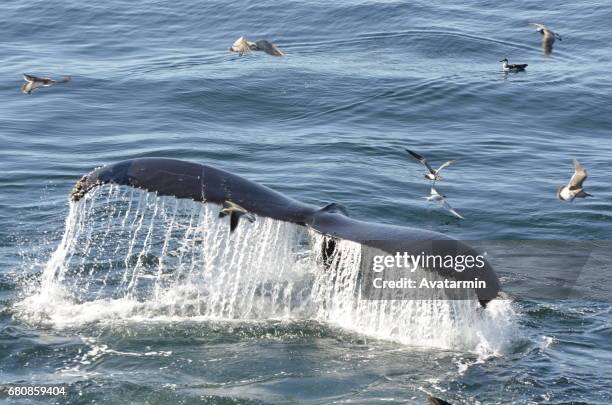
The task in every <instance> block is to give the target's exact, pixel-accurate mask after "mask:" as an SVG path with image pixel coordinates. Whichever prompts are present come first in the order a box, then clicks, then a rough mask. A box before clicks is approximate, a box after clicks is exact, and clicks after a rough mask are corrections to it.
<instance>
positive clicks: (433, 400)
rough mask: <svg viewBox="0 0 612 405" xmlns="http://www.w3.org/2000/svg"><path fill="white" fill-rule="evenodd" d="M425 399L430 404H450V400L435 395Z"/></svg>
mask: <svg viewBox="0 0 612 405" xmlns="http://www.w3.org/2000/svg"><path fill="white" fill-rule="evenodd" d="M427 400H428V401H429V403H430V404H431V405H451V404H450V402H446V401H445V400H443V399H440V398H436V397H429V398H427Z"/></svg>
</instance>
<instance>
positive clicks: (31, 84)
mask: <svg viewBox="0 0 612 405" xmlns="http://www.w3.org/2000/svg"><path fill="white" fill-rule="evenodd" d="M23 80H25V81H26V83H24V84H23V85H22V86H21V91H22V92H23V93H26V94H31V93H32V92H33V91H34V90H36V89H37V88H39V87H49V86H53V85H54V84H57V83H65V82H67V81H69V80H70V77H69V76H66V77H64V78H63V79H62V80H60V81H57V80H53V79H50V78H48V77H36V76H32V75H28V74H25V73H24V74H23Z"/></svg>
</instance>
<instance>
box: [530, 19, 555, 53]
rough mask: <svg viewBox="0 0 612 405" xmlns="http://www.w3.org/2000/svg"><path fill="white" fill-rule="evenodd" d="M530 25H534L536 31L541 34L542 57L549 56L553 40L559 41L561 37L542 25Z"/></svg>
mask: <svg viewBox="0 0 612 405" xmlns="http://www.w3.org/2000/svg"><path fill="white" fill-rule="evenodd" d="M531 25H535V27H536V31H538V32H539V33H540V34H542V50H544V55H546V56H548V55H550V54H551V53H552V50H553V44H554V43H555V38H556V39H558V40H559V41H561V36H560V35H559V34H557V33H556V32H553V30H551V29H550V28H548V27H547V26H546V25H544V24H538V23H531Z"/></svg>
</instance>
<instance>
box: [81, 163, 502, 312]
mask: <svg viewBox="0 0 612 405" xmlns="http://www.w3.org/2000/svg"><path fill="white" fill-rule="evenodd" d="M103 184H117V185H124V186H129V187H135V188H140V189H143V190H146V191H148V192H154V193H157V195H159V196H173V197H175V198H184V199H191V200H194V201H200V202H212V203H216V204H219V205H222V204H223V203H224V202H225V201H232V202H234V203H236V204H238V205H240V206H241V207H244V208H245V209H246V210H247V211H249V212H251V213H254V214H256V215H258V216H262V217H268V218H272V219H276V220H279V221H285V222H291V223H294V224H297V225H300V226H305V227H308V228H311V229H313V230H315V231H316V232H319V233H321V234H323V235H325V236H328V237H329V238H330V240H331V241H332V243H330V244H328V245H327V246H326V247H325V249H326V250H327V249H330V246H331V249H333V245H334V243H333V240H334V239H345V240H350V241H354V242H357V243H360V244H362V245H366V246H370V247H373V248H377V249H380V250H382V251H384V252H387V253H389V254H391V255H395V254H397V253H400V254H402V253H408V254H416V255H418V254H423V253H424V254H439V255H447V254H450V255H457V254H461V255H473V256H476V255H477V254H478V253H477V252H476V251H475V250H474V249H472V248H471V247H470V246H469V245H467V244H466V243H464V242H461V241H457V240H455V239H453V238H451V237H449V236H447V235H444V234H442V233H438V232H434V231H429V230H423V229H417V228H411V227H405V226H397V225H388V224H378V223H373V222H366V221H360V220H356V219H353V218H350V217H348V215H347V213H346V210H345V209H343V207H342V206H341V205H338V204H333V203H332V204H328V205H327V206H325V207H323V208H319V207H315V206H312V205H309V204H304V203H302V202H300V201H297V200H295V199H293V198H290V197H287V196H285V195H283V194H281V193H279V192H277V191H275V190H272V189H271V188H269V187H266V186H264V185H261V184H258V183H255V182H253V181H250V180H247V179H245V178H242V177H240V176H237V175H234V174H232V173H229V172H227V171H224V170H221V169H218V168H215V167H213V166H209V165H204V164H198V163H193V162H187V161H182V160H176V159H163V158H140V159H132V160H126V161H122V162H118V163H114V164H111V165H107V166H103V167H100V168H97V169H95V170H93V171H92V172H91V173H89V174H87V175H85V176H83V177H82V178H81V179H80V180H79V181H78V182H77V184H76V185H75V186H74V188H73V190H72V192H71V194H70V198H71V200H72V201H78V200H80V199H81V198H83V197H84V196H85V195H86V194H87V192H88V191H90V190H91V189H93V188H95V187H97V186H100V185H103ZM328 253H329V252H328ZM432 270H434V271H437V272H439V273H441V274H442V275H445V276H450V277H452V278H454V279H456V280H460V281H471V280H474V278H475V276H474V274H473V273H472V272H470V271H463V272H457V271H453V272H450V273H449V272H448V271H445V270H444V269H438V268H433V269H432ZM477 280H481V281H484V282H485V284H486V287H485V288H478V289H475V292H476V295H477V297H478V301H479V302H480V304H481V305H482V306H483V307H485V306H486V305H487V303H488V302H489V301H491V300H492V299H494V298H497V297H498V294H499V292H500V291H501V286H500V283H499V279H498V278H497V275H496V274H495V271H494V270H493V268H492V266H491V265H490V264H489V263H488V262H487V261H486V260H484V268H482V269H480V270H479V272H478V274H477Z"/></svg>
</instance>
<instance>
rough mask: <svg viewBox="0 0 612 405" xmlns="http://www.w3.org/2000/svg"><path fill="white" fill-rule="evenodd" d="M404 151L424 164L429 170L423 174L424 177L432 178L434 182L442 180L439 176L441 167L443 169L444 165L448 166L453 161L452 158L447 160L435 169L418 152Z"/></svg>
mask: <svg viewBox="0 0 612 405" xmlns="http://www.w3.org/2000/svg"><path fill="white" fill-rule="evenodd" d="M406 152H408V153H410V154H411V155H412V156H413V157H414V158H415V159H417V160H418V161H419V162H421V163H423V164H424V165H425V167H426V168H427V170H429V173H426V174H425V178H426V179H427V180H433V181H434V182H435V181H436V180H442V176H440V172H441V171H442V169H444V168H445V167H446V166H449V165H451V164H453V163H455V161H454V160H449V161H448V162H445V163H443V164H442V165H441V166H440V167H438V168H437V169H436V170H434V169H433V168H432V167H431V165H430V164H429V162H428V161H427V159H425V158H424V157H423V156H421V155H419V154H418V153H415V152H413V151H411V150H408V149H406Z"/></svg>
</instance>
